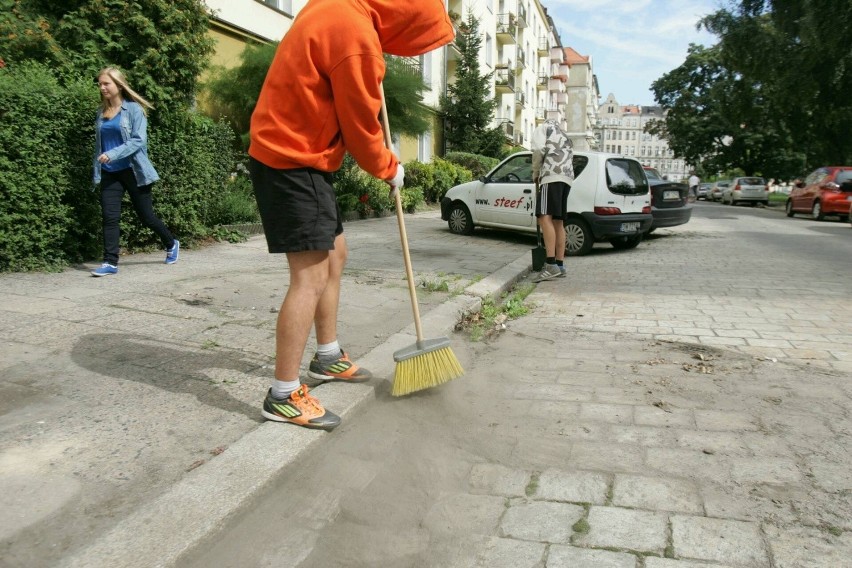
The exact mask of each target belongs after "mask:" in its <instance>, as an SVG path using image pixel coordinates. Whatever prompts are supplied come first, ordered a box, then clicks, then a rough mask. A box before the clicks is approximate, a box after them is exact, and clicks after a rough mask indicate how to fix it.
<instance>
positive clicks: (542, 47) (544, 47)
mask: <svg viewBox="0 0 852 568" xmlns="http://www.w3.org/2000/svg"><path fill="white" fill-rule="evenodd" d="M548 53H550V41H549V40H548V39H547V37H546V36H545V37H540V38H538V54H539V55H540V56H541V57H544V56H545V55H547V54H548Z"/></svg>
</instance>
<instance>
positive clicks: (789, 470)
mask: <svg viewBox="0 0 852 568" xmlns="http://www.w3.org/2000/svg"><path fill="white" fill-rule="evenodd" d="M731 476H732V478H733V479H734V480H735V481H738V482H740V483H775V484H784V483H800V482H801V481H802V473H801V472H800V471H799V468H798V466H797V465H796V462H794V461H793V460H789V459H784V458H731Z"/></svg>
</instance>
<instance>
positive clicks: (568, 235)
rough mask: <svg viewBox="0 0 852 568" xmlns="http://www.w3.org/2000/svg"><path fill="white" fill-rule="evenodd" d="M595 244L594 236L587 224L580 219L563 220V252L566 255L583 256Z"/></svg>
mask: <svg viewBox="0 0 852 568" xmlns="http://www.w3.org/2000/svg"><path fill="white" fill-rule="evenodd" d="M594 244H595V237H594V235H592V231H591V230H590V229H589V226H588V225H587V224H586V222H585V221H583V220H582V219H568V220H567V221H565V254H566V256H583V255H584V254H589V251H591V250H592V246H594Z"/></svg>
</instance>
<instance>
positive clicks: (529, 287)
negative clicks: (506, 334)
mask: <svg viewBox="0 0 852 568" xmlns="http://www.w3.org/2000/svg"><path fill="white" fill-rule="evenodd" d="M534 288H535V285H533V284H524V285H523V286H519V287H518V288H514V289H512V290H510V291H509V292H506V293H505V294H503V295H501V296H500V297H499V298H498V299H496V300H495V299H494V298H493V297H492V296H488V297H487V298H484V299H483V300H482V307H481V309H480V310H479V311H478V312H473V313H468V314H465V315H464V316H462V319H461V321H459V322H458V323H457V324H456V331H465V332H467V333H468V334H469V335H470V339H471V340H472V341H481V340H482V339H488V338H490V337H493V336H495V335H496V334H498V333H500V332H501V331H503V329H505V325H504V322H505V321H506V320H510V319H517V318H519V317H521V316H524V315H526V314H528V313H529V311H530V307H529V306H528V305H527V303H526V298H527V296H529V295H530V293H531V292H532V291H533V289H534Z"/></svg>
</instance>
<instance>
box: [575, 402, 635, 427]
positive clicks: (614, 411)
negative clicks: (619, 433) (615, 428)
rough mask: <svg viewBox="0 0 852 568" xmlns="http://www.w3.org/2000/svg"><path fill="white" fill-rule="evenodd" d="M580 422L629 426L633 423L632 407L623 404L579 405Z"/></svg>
mask: <svg viewBox="0 0 852 568" xmlns="http://www.w3.org/2000/svg"><path fill="white" fill-rule="evenodd" d="M580 420H584V421H591V422H609V423H612V424H630V423H632V422H633V407H632V406H628V405H624V404H595V403H588V402H587V403H583V404H581V405H580Z"/></svg>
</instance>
